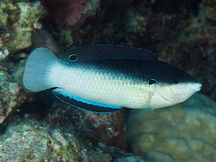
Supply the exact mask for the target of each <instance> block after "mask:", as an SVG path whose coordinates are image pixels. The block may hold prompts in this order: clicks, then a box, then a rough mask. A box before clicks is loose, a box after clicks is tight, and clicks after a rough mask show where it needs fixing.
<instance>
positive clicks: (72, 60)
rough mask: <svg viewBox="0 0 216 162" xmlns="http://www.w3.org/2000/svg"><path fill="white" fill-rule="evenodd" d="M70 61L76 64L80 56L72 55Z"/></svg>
mask: <svg viewBox="0 0 216 162" xmlns="http://www.w3.org/2000/svg"><path fill="white" fill-rule="evenodd" d="M68 60H69V61H70V62H75V61H77V60H78V56H77V55H76V54H71V55H69V56H68Z"/></svg>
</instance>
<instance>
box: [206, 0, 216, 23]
mask: <svg viewBox="0 0 216 162" xmlns="http://www.w3.org/2000/svg"><path fill="white" fill-rule="evenodd" d="M203 4H204V9H205V14H206V17H207V18H209V19H211V20H213V21H216V0H203Z"/></svg>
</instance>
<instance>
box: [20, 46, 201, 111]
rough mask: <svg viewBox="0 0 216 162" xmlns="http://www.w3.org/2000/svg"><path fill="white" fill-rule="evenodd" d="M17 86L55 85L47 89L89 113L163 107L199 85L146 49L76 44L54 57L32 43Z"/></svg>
mask: <svg viewBox="0 0 216 162" xmlns="http://www.w3.org/2000/svg"><path fill="white" fill-rule="evenodd" d="M35 70H36V71H35ZM31 78H34V79H31ZM23 85H24V87H25V89H27V90H29V91H33V92H37V91H42V90H45V89H49V88H54V87H56V89H54V90H53V94H54V95H55V96H56V97H57V98H58V99H60V100H61V101H63V102H65V103H68V104H72V105H74V106H76V107H78V108H82V109H86V110H90V111H94V112H113V111H116V110H118V109H121V108H122V107H126V108H132V109H141V108H161V107H166V106H170V105H174V104H176V103H180V102H183V101H185V100H186V99H187V98H189V97H190V96H191V95H192V94H194V93H195V92H196V91H199V90H200V88H201V84H200V83H198V82H197V81H196V80H195V79H194V78H193V77H191V76H190V75H189V74H188V73H186V72H185V71H183V70H181V69H179V68H177V67H175V66H173V65H170V64H168V63H165V62H162V61H159V60H158V59H157V56H156V54H154V53H152V52H150V51H148V50H144V49H138V48H130V47H122V46H112V45H95V46H84V47H78V48H75V49H72V50H68V51H66V52H63V53H61V54H59V55H58V57H56V56H55V55H54V54H53V53H52V52H51V51H50V50H49V49H47V48H43V47H41V48H37V49H35V50H34V51H33V52H32V53H31V54H30V56H29V58H28V60H27V63H26V66H25V71H24V75H23Z"/></svg>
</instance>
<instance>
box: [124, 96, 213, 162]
mask: <svg viewBox="0 0 216 162" xmlns="http://www.w3.org/2000/svg"><path fill="white" fill-rule="evenodd" d="M142 111H143V110H137V111H131V114H130V115H129V120H128V124H127V130H128V141H129V142H130V145H131V148H132V151H133V152H134V153H135V154H137V155H143V156H144V157H145V158H146V160H150V161H151V162H154V161H164V162H166V161H167V162H168V161H190V162H193V161H194V162H199V161H200V162H202V161H205V162H207V161H211V162H214V161H216V139H215V136H216V129H215V128H216V103H215V102H214V101H213V100H211V99H210V98H208V97H206V96H204V95H202V94H198V93H197V94H195V95H194V96H192V97H191V98H190V99H188V100H187V101H186V102H184V103H182V104H178V105H175V106H172V107H168V108H163V109H157V110H154V111H152V112H150V113H148V114H147V115H144V116H143V115H142Z"/></svg>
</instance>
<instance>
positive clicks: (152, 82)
mask: <svg viewBox="0 0 216 162" xmlns="http://www.w3.org/2000/svg"><path fill="white" fill-rule="evenodd" d="M155 84H157V80H156V79H150V80H149V85H155Z"/></svg>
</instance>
